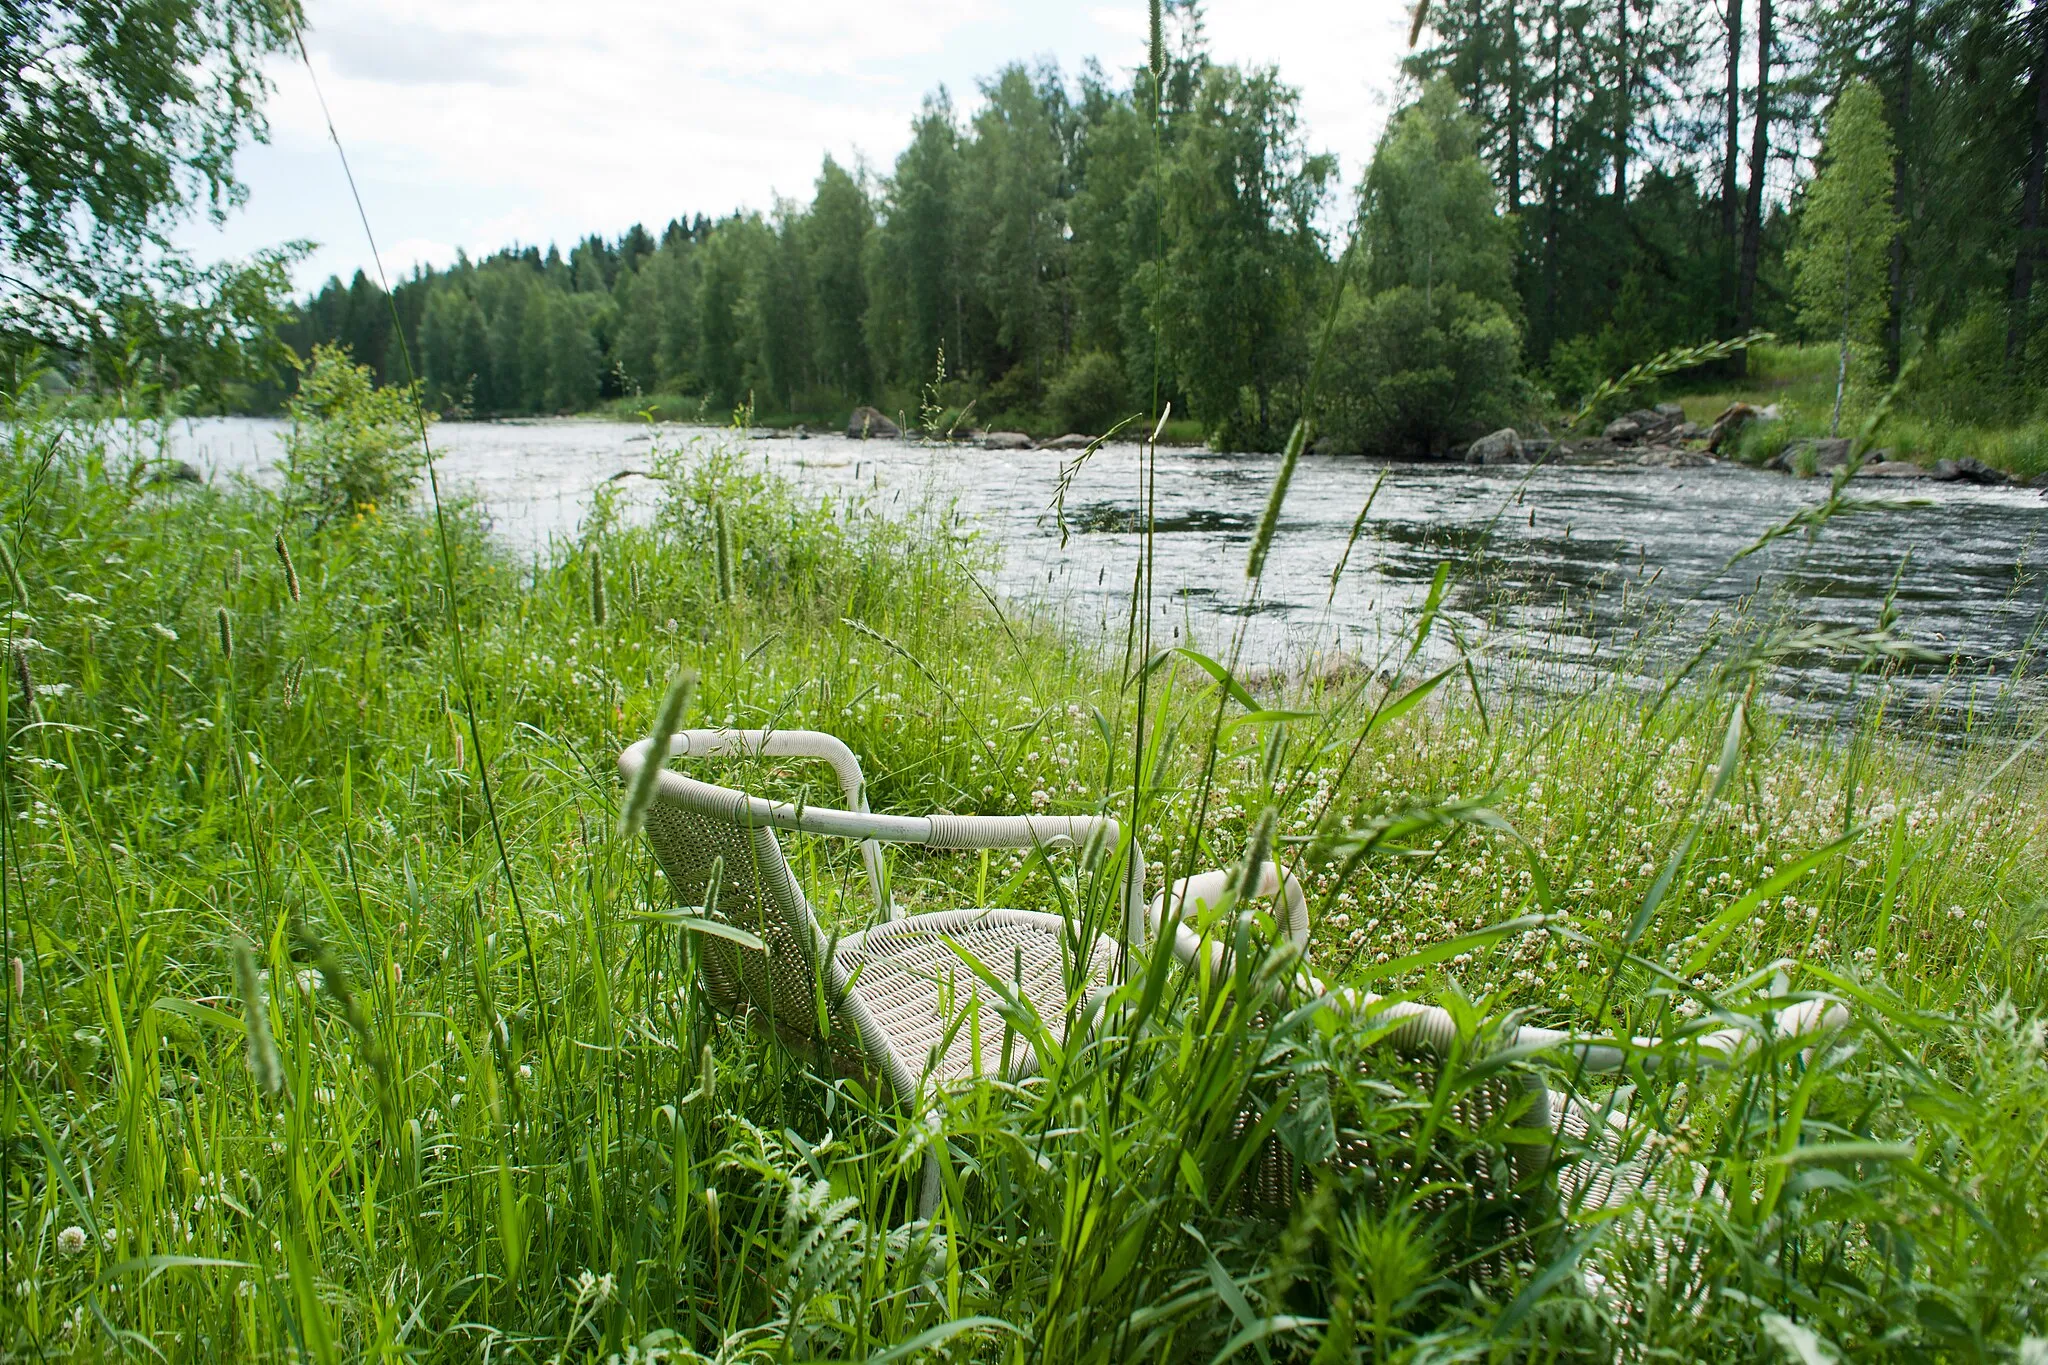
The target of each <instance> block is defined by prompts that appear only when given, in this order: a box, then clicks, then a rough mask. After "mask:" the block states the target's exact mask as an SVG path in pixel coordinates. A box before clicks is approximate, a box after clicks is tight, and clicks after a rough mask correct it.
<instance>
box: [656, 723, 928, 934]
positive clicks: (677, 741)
mask: <svg viewBox="0 0 2048 1365" xmlns="http://www.w3.org/2000/svg"><path fill="white" fill-rule="evenodd" d="M647 748H648V741H646V740H644V739H643V740H641V741H640V742H639V743H638V744H635V745H633V746H632V747H631V748H629V749H627V750H626V752H625V753H623V754H621V755H619V772H620V773H621V774H622V775H624V776H625V777H626V780H627V782H628V783H631V781H632V780H633V779H632V775H631V773H628V772H627V759H628V758H629V757H630V758H632V760H633V762H632V769H633V772H638V771H639V767H640V764H641V763H642V762H644V761H645V757H646V752H647ZM668 752H669V756H670V757H675V756H678V755H681V756H687V757H690V758H812V759H817V760H819V761H821V762H824V763H828V764H830V765H831V767H832V772H833V775H834V776H836V777H837V778H838V779H839V788H840V790H841V791H842V792H844V793H845V795H846V807H847V810H848V811H849V812H851V813H853V814H857V815H865V814H866V813H867V809H868V792H867V782H866V779H864V778H863V777H862V776H861V771H860V760H859V759H858V758H856V757H855V756H854V753H853V750H852V749H850V748H848V747H847V746H846V743H845V742H844V741H843V740H841V739H840V738H839V737H838V736H836V735H828V734H826V733H825V732H824V731H823V730H679V731H677V732H676V733H675V734H673V735H671V736H670V737H669V741H668ZM854 837H861V836H854ZM879 837H883V836H879V835H872V834H871V835H867V836H865V837H861V849H860V857H861V863H862V865H863V866H864V867H865V868H866V870H867V874H868V887H869V889H870V890H871V891H873V893H874V897H875V906H876V908H877V909H878V910H880V911H881V914H882V917H883V918H884V919H895V918H896V917H897V911H896V907H895V905H894V904H893V903H892V901H891V899H890V896H889V882H888V878H887V877H886V876H885V875H884V872H883V865H882V849H881V846H880V845H879V844H877V843H876V842H875V840H876V839H877V838H879Z"/></svg>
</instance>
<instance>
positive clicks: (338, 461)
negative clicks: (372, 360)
mask: <svg viewBox="0 0 2048 1365" xmlns="http://www.w3.org/2000/svg"><path fill="white" fill-rule="evenodd" d="M418 404H419V393H418V389H417V386H407V387H405V388H382V389H380V388H377V387H376V385H375V383H374V381H373V380H372V378H371V375H370V371H369V368H368V367H367V366H363V365H357V364H355V363H354V362H353V361H351V360H350V359H349V354H348V350H347V349H346V348H345V347H340V346H316V347H314V348H313V360H312V363H311V364H310V365H309V366H308V367H307V369H306V373H305V376H304V378H302V379H301V380H300V381H299V391H298V393H297V394H296V395H295V396H294V397H293V398H292V401H291V403H290V406H289V411H290V414H291V420H292V427H291V431H290V432H289V433H287V434H286V436H285V443H284V446H285V481H286V483H287V485H288V486H289V488H290V490H291V497H292V501H293V502H295V503H297V504H298V505H300V506H301V507H304V508H306V509H308V510H310V511H311V512H312V514H313V517H314V520H315V521H317V522H319V523H322V524H325V523H326V522H328V521H331V520H333V519H335V518H337V517H345V516H352V515H355V514H357V513H361V512H366V511H373V510H375V509H376V508H377V507H378V506H379V505H381V504H383V503H386V502H390V501H392V500H393V499H397V498H403V497H404V496H405V495H406V494H407V493H410V492H411V491H412V487H413V485H414V484H416V483H417V482H419V477H420V470H421V469H422V468H424V467H425V464H426V453H425V451H424V450H423V449H422V448H421V444H420V429H419V421H420V418H419V415H418Z"/></svg>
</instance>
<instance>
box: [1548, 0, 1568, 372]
mask: <svg viewBox="0 0 2048 1365" xmlns="http://www.w3.org/2000/svg"><path fill="white" fill-rule="evenodd" d="M1550 33H1551V40H1550V49H1551V50H1550V146H1549V150H1548V153H1547V155H1548V159H1549V165H1547V166H1546V167H1545V168H1544V175H1543V350H1544V353H1545V354H1546V355H1547V354H1549V351H1550V346H1551V343H1552V342H1554V341H1556V340H1557V217H1558V209H1559V205H1558V199H1559V197H1560V195H1561V193H1562V190H1561V189H1560V187H1559V185H1558V183H1557V174H1558V170H1557V160H1558V124H1559V110H1558V92H1559V88H1560V87H1561V86H1562V85H1563V84H1564V16H1563V15H1562V14H1561V13H1559V7H1558V5H1557V4H1556V3H1554V0H1553V3H1552V5H1551V7H1550Z"/></svg>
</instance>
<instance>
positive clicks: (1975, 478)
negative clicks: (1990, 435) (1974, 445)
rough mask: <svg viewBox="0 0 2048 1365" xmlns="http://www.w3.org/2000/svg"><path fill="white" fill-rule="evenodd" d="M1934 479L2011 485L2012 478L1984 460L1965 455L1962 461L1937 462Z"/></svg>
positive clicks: (1949, 481) (1950, 481) (1935, 463)
mask: <svg viewBox="0 0 2048 1365" xmlns="http://www.w3.org/2000/svg"><path fill="white" fill-rule="evenodd" d="M1934 477H1935V478H1937V479H1941V480H1942V481H1944V482H1947V483H1982V484H1997V483H2011V482H2012V476H2011V475H2010V474H2007V473H2006V472H2005V471H2004V470H2002V469H1993V468H1992V467H1991V466H1990V465H1988V464H1985V463H1984V462H1983V461H1982V460H1978V459H1973V458H1972V457H1970V456H1968V455H1965V456H1964V457H1963V458H1962V459H1960V460H1936V461H1935V462H1934Z"/></svg>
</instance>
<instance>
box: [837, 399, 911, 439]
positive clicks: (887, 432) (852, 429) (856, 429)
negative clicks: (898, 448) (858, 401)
mask: <svg viewBox="0 0 2048 1365" xmlns="http://www.w3.org/2000/svg"><path fill="white" fill-rule="evenodd" d="M902 434H903V428H901V427H899V426H897V425H896V424H895V423H894V422H892V421H890V420H889V419H888V418H887V417H885V416H883V415H882V412H881V410H880V409H879V408H865V407H863V408H855V409H854V410H853V416H851V417H849V418H847V419H846V435H847V438H848V439H849V440H855V441H864V440H866V439H867V438H869V437H870V436H874V437H889V436H901V435H902Z"/></svg>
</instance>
